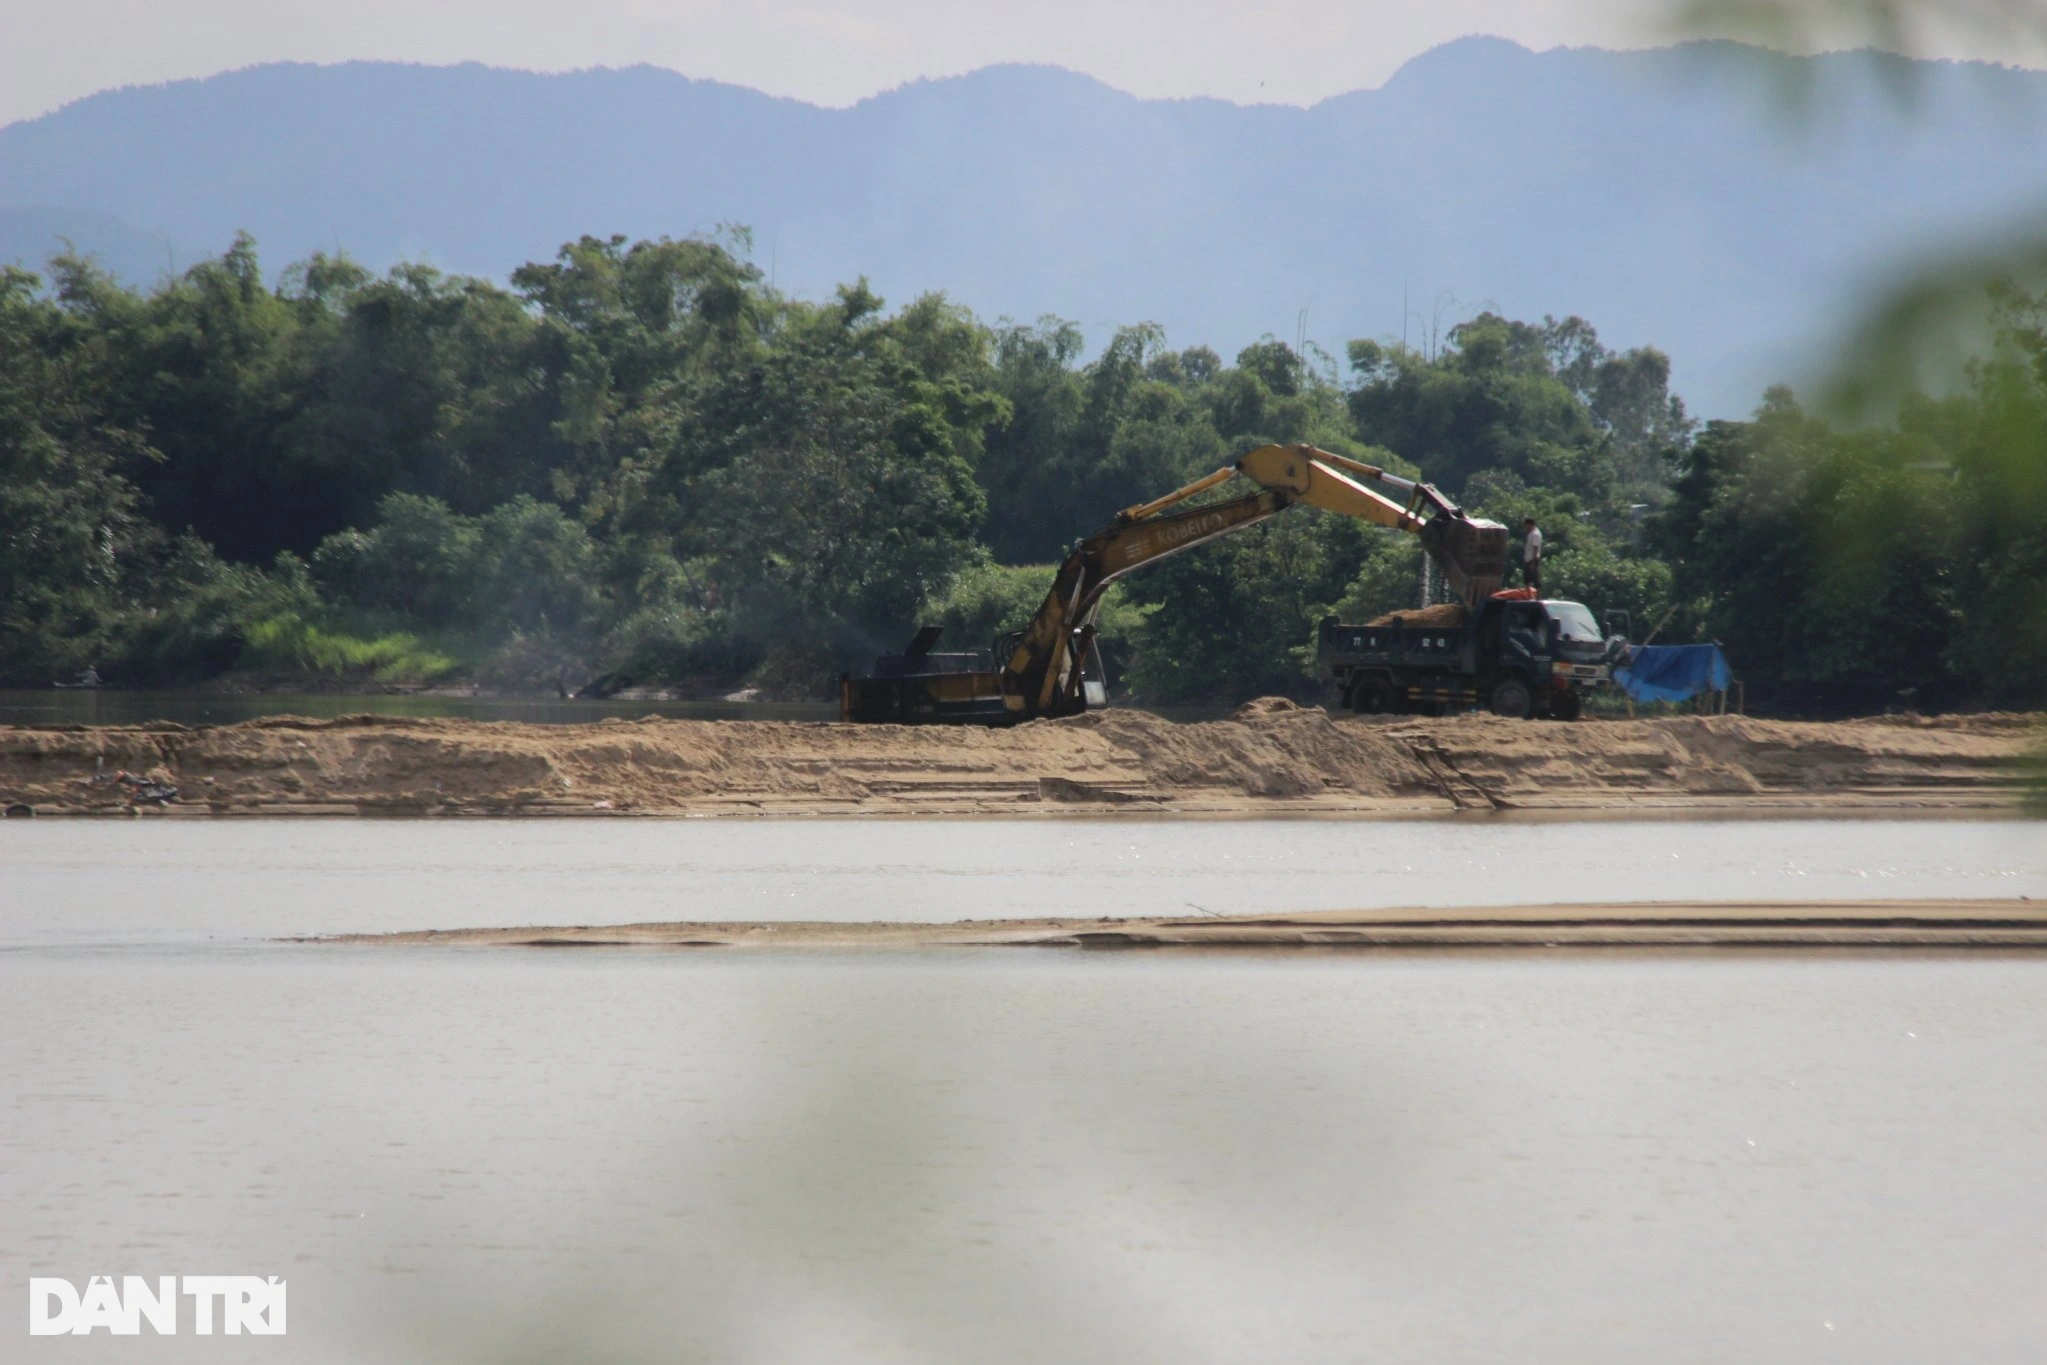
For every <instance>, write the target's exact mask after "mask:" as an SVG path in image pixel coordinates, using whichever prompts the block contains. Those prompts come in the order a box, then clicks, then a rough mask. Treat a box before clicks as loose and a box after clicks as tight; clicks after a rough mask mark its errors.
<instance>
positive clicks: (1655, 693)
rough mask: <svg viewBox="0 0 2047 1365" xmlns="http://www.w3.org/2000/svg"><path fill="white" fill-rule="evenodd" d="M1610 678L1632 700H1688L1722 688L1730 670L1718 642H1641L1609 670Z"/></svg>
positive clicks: (1730, 679) (1725, 684)
mask: <svg viewBox="0 0 2047 1365" xmlns="http://www.w3.org/2000/svg"><path fill="white" fill-rule="evenodd" d="M1613 680H1614V681H1615V682H1617V683H1619V684H1620V688H1621V691H1623V692H1625V693H1627V694H1628V695H1629V696H1630V697H1632V698H1633V699H1634V700H1636V701H1690V700H1691V699H1692V698H1693V697H1696V696H1698V695H1699V693H1701V692H1706V691H1713V692H1725V691H1726V690H1727V687H1728V684H1729V683H1731V682H1733V681H1734V674H1733V672H1732V670H1730V669H1729V668H1728V667H1727V656H1726V655H1725V654H1722V653H1721V652H1720V646H1718V645H1643V646H1641V647H1640V648H1638V649H1636V650H1635V652H1634V654H1633V656H1632V657H1631V658H1629V660H1628V662H1627V664H1626V666H1625V667H1622V668H1616V669H1615V670H1614V671H1613Z"/></svg>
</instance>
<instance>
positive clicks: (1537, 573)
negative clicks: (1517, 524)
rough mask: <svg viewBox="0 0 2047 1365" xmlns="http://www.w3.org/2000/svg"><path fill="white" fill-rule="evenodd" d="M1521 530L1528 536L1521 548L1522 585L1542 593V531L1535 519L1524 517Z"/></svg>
mask: <svg viewBox="0 0 2047 1365" xmlns="http://www.w3.org/2000/svg"><path fill="white" fill-rule="evenodd" d="M1521 529H1522V531H1523V532H1525V533H1526V534H1527V536H1528V539H1527V540H1526V541H1524V542H1523V543H1522V547H1521V584H1522V586H1523V587H1528V588H1533V589H1535V590H1536V591H1537V592H1541V591H1542V531H1541V530H1540V528H1538V527H1537V526H1536V524H1535V518H1534V517H1523V518H1522V519H1521Z"/></svg>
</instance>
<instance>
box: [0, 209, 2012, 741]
mask: <svg viewBox="0 0 2047 1365" xmlns="http://www.w3.org/2000/svg"><path fill="white" fill-rule="evenodd" d="M1997 306H1998V308H1999V310H2000V311H1999V317H2000V319H2001V324H2002V326H2001V337H2002V349H2000V350H1999V351H1997V352H1996V353H1995V354H1992V355H1987V356H1985V357H1984V358H1983V359H1982V360H1981V362H1980V363H1979V364H1978V366H1977V367H1976V368H1975V370H1974V371H1973V372H1972V377H1971V380H1970V383H1969V386H1968V388H1967V391H1966V392H1963V393H1960V394H1958V395H1956V396H1953V397H1950V398H1946V399H1941V400H1938V401H1936V400H1931V399H1916V400H1913V401H1911V402H1909V403H1907V404H1906V405H1905V407H1904V408H1903V410H1902V411H1901V414H1900V415H1899V417H1898V419H1897V420H1896V421H1895V422H1894V423H1892V424H1890V425H1888V426H1884V427H1881V428H1873V429H1866V430H1858V431H1853V432H1845V431H1840V430H1836V429H1833V428H1831V427H1829V426H1828V425H1826V424H1825V423H1823V422H1821V421H1820V420H1818V419H1817V418H1815V417H1813V416H1810V415H1808V414H1806V413H1804V412H1802V411H1801V410H1800V408H1799V406H1798V404H1797V403H1796V401H1795V400H1794V399H1793V397H1792V396H1791V395H1790V393H1789V392H1788V391H1784V390H1776V391H1772V392H1771V393H1770V394H1769V395H1767V396H1766V397H1762V396H1759V397H1761V408H1760V410H1759V412H1758V413H1757V415H1756V416H1755V418H1754V420H1752V421H1746V422H1712V423H1708V424H1705V425H1704V426H1703V427H1701V426H1700V425H1699V424H1697V423H1695V422H1694V421H1693V420H1691V419H1690V418H1689V417H1688V416H1687V414H1686V412H1685V409H1684V406H1683V404H1682V403H1681V402H1680V401H1679V400H1678V399H1677V398H1676V397H1675V396H1674V395H1673V394H1672V393H1671V392H1670V384H1669V379H1670V367H1669V361H1668V360H1667V358H1666V357H1665V356H1664V355H1663V354H1662V353H1661V352H1659V351H1656V350H1653V349H1646V348H1644V349H1633V350H1627V351H1624V352H1615V351H1614V350H1611V349H1609V348H1607V347H1605V346H1603V345H1602V344H1601V343H1600V341H1599V338H1598V336H1597V333H1596V332H1595V330H1594V328H1593V326H1592V324H1591V323H1589V322H1586V321H1584V320H1582V319H1579V318H1576V317H1569V318H1565V319H1563V320H1556V319H1551V318H1544V319H1541V320H1534V321H1531V320H1514V319H1510V318H1505V317H1501V316H1498V315H1495V314H1492V313H1482V314H1480V315H1478V316H1475V317H1473V318H1471V319H1469V320H1468V321H1465V322H1463V323H1461V324H1459V325H1458V326H1456V327H1455V328H1453V329H1450V330H1449V331H1448V333H1447V335H1446V336H1444V337H1443V338H1442V340H1441V341H1440V343H1439V344H1437V345H1434V346H1429V347H1423V348H1407V347H1402V346H1398V345H1388V344H1384V343H1379V342H1371V341H1358V342H1354V343H1352V344H1351V345H1350V346H1349V348H1348V351H1347V353H1346V354H1345V355H1344V356H1342V357H1340V358H1339V357H1334V356H1331V355H1328V354H1326V353H1324V352H1322V351H1320V350H1319V349H1316V348H1312V347H1311V348H1309V349H1308V351H1307V353H1306V354H1301V353H1299V352H1297V351H1296V350H1295V349H1294V348H1293V347H1292V346H1290V345H1288V344H1286V343H1284V342H1281V341H1277V340H1273V339H1270V338H1268V339H1266V340H1264V341H1260V342H1257V343H1254V344H1252V345H1250V346H1248V347H1244V348H1241V349H1239V350H1238V351H1237V352H1236V353H1235V354H1233V355H1230V356H1224V355H1222V354H1219V353H1218V352H1216V351H1214V350H1211V349H1209V348H1207V347H1205V346H1202V345H1198V344H1197V345H1191V346H1189V345H1184V344H1183V342H1185V341H1188V340H1193V339H1192V338H1177V337H1173V338H1169V337H1168V336H1166V335H1165V334H1164V333H1163V332H1162V331H1161V329H1160V328H1158V327H1157V326H1154V325H1149V324H1142V325H1133V326H1128V327H1125V328H1122V329H1121V330H1119V331H1117V332H1116V333H1115V334H1114V336H1113V338H1112V339H1111V340H1110V341H1109V343H1108V344H1107V345H1106V346H1104V347H1101V348H1099V349H1096V350H1094V351H1093V352H1092V353H1090V352H1089V349H1088V348H1087V347H1086V346H1085V345H1084V342H1083V338H1082V333H1081V331H1080V330H1079V329H1078V328H1077V327H1076V325H1075V324H1073V323H1071V322H1066V321H1062V320H1059V319H1056V318H1046V319H1042V320H1040V321H1038V322H1036V323H1033V324H1029V325H1020V324H1011V323H1007V322H1005V323H1001V324H998V325H991V324H989V323H987V322H984V321H982V320H981V319H979V318H977V317H976V316H975V315H974V314H973V313H972V312H970V311H969V310H968V309H967V308H966V307H965V306H964V305H963V304H962V303H960V302H957V301H954V300H950V299H948V298H946V297H943V296H940V295H927V296H924V297H921V298H916V299H913V300H909V301H907V302H903V303H901V304H900V305H899V306H895V307H890V306H889V305H888V304H887V303H886V302H885V301H884V300H883V299H881V298H879V297H877V296H876V295H875V293H874V292H873V291H872V290H871V289H870V288H869V287H868V285H867V284H866V283H865V281H859V282H855V283H853V284H849V285H845V286H843V287H841V288H840V289H839V290H838V291H837V293H836V295H835V296H834V297H832V298H831V299H830V300H829V301H828V302H823V303H816V302H806V301H802V300H797V299H792V298H790V297H788V296H787V295H786V294H784V293H781V292H779V291H778V290H776V289H775V288H774V287H773V286H772V285H771V284H770V283H769V282H768V281H767V280H766V279H765V278H764V275H763V272H762V270H761V269H760V268H759V266H758V265H757V264H756V263H755V261H754V257H753V254H752V253H751V251H750V249H749V243H748V241H747V239H746V237H745V235H744V233H742V232H737V231H732V232H728V233H726V234H724V235H722V236H719V237H715V238H690V239H684V240H668V239H658V240H650V241H627V240H626V239H624V238H620V237H614V238H610V239H606V240H599V239H595V238H588V237H586V238H583V239H581V240H580V241H578V242H576V243H574V244H572V245H569V246H567V247H565V248H563V249H562V251H561V252H560V253H559V255H558V256H556V257H555V258H554V259H552V260H549V261H545V262H536V263H532V264H528V265H525V266H523V267H521V268H519V269H518V270H516V271H515V272H513V273H512V275H511V278H510V284H509V287H505V286H501V285H498V284H495V283H492V282H490V281H486V280H481V279H474V278H466V277H461V276H454V275H447V274H443V273H440V272H438V271H436V270H434V269H433V268H431V267H428V266H425V265H420V264H402V265H399V266H397V267H394V268H393V269H391V270H390V271H389V272H388V273H386V274H382V275H377V274H373V273H371V272H370V271H368V270H365V269H363V268H362V267H360V266H358V265H356V264H354V263H352V262H351V261H349V260H348V259H347V258H345V257H341V256H314V257H311V258H309V259H307V260H304V261H302V262H299V263H298V264H295V265H292V266H291V267H289V268H288V269H286V270H284V271H283V272H282V274H281V283H280V284H278V285H276V286H274V287H273V286H271V285H268V284H266V272H265V270H264V269H263V267H262V264H261V263H260V262H259V260H258V257H257V253H256V246H255V244H254V243H253V242H252V241H250V240H248V239H246V238H243V239H241V240H238V241H237V242H236V243H235V244H234V245H233V247H232V248H231V249H229V250H228V251H227V252H226V253H225V254H223V255H222V256H220V257H218V258H217V259H212V260H208V261H205V262H203V263H201V264H199V265H197V266H195V267H193V268H192V269H190V270H189V271H187V272H185V273H184V274H183V275H181V276H179V277H176V278H173V279H167V280H166V281H165V282H163V283H162V284H161V285H159V286H158V287H156V288H155V289H153V290H151V291H149V292H146V293H145V292H139V291H136V290H134V289H132V288H130V287H127V286H125V285H122V284H120V283H118V282H116V281H115V280H113V279H112V278H110V277H109V276H107V275H105V274H103V273H101V272H100V271H99V270H98V269H96V268H95V267H94V266H93V265H92V264H91V263H90V262H88V261H86V260H82V259H78V258H75V257H60V258H58V259H56V260H53V261H52V262H50V263H49V266H48V269H47V271H46V272H45V273H44V274H42V275H35V274H30V273H28V272H25V271H22V270H18V269H9V270H7V271H6V272H5V273H4V274H0V525H4V526H5V527H6V536H5V539H4V543H0V673H4V679H0V680H4V681H5V682H7V683H11V684H15V685H26V686H46V685H47V684H48V683H49V682H50V681H51V680H52V679H54V678H61V677H66V676H68V675H70V674H72V673H74V672H76V671H78V670H81V669H84V668H86V667H88V666H90V667H95V668H97V669H98V670H99V672H100V673H101V674H102V675H103V676H105V677H106V678H108V679H109V680H110V681H114V682H118V683H122V684H128V685H162V684H168V683H173V682H189V681H196V680H201V679H207V678H213V677H218V676H220V675H223V674H229V673H238V674H241V675H244V676H247V677H250V678H257V679H260V678H266V677H268V678H287V679H293V680H297V681H300V682H304V681H308V680H311V681H325V682H330V683H355V684H360V683H364V682H372V681H377V680H381V681H385V682H401V681H404V682H420V681H428V680H433V679H442V678H458V677H469V678H475V679H477V680H479V681H481V682H483V683H485V684H486V685H493V686H501V687H510V688H552V687H556V686H560V687H563V688H566V689H569V690H574V689H578V688H582V687H584V686H586V685H589V684H591V683H593V682H596V681H598V680H604V682H605V684H606V685H618V684H619V683H622V682H624V681H627V680H630V681H634V682H638V683H642V684H657V683H658V684H667V685H677V686H682V687H686V688H694V689H699V690H704V691H725V690H730V689H733V688H737V687H740V686H742V685H745V686H753V687H757V688H760V689H762V690H763V691H764V692H765V693H767V694H769V695H784V696H822V695H825V693H826V691H827V689H828V687H829V682H830V679H831V678H832V676H833V675H834V674H835V672H836V671H837V670H838V669H839V668H840V667H842V666H845V665H847V664H857V663H860V662H862V661H864V659H865V657H866V656H868V655H871V654H872V653H874V652H876V651H877V650H879V649H883V648H891V647H894V646H896V645H898V644H900V642H901V641H902V640H903V639H904V638H905V637H906V636H907V635H908V634H909V632H910V631H911V629H912V628H913V627H915V626H916V625H917V624H919V623H920V622H923V621H927V620H930V621H939V622H942V623H944V624H946V625H947V626H948V628H949V629H950V630H951V632H952V635H951V638H952V639H953V641H954V642H955V644H956V645H958V646H964V647H972V646H974V645H979V644H982V643H984V642H985V641H986V640H987V639H988V638H989V637H990V636H991V635H992V634H994V633H995V632H996V631H998V630H1000V629H1002V628H1005V627H1009V626H1015V625H1018V624H1020V623H1021V620H1022V618H1023V617H1024V616H1025V615H1027V614H1028V612H1029V611H1030V610H1031V608H1032V607H1034V606H1035V603H1036V600H1037V598H1038V596H1039V595H1040V594H1042V592H1043V591H1044V589H1045V586H1046V584H1047V582H1048V581H1049V577H1050V570H1049V568H1048V567H1046V566H1047V565H1048V564H1049V563H1050V562H1051V561H1053V560H1055V559H1056V558H1057V557H1058V556H1059V555H1060V554H1061V553H1062V552H1063V550H1064V549H1065V547H1066V546H1067V545H1068V544H1069V543H1070V542H1071V541H1072V540H1073V539H1074V538H1075V537H1077V536H1080V535H1082V534H1085V533H1087V532H1089V531H1091V530H1093V529H1096V528H1097V527H1099V526H1100V525H1102V524H1103V523H1104V522H1105V521H1106V519H1107V518H1108V517H1109V516H1110V514H1112V513H1113V512H1114V511H1115V510H1116V509H1118V508H1120V507H1123V506H1125V505H1128V504H1130V503H1133V502H1136V501H1140V500H1142V499H1145V498H1148V497H1151V496H1155V495H1156V494H1158V493H1161V492H1164V491H1166V490H1168V489H1170V488H1172V487H1174V486H1176V485H1177V484H1179V483H1181V482H1183V481H1184V480H1186V479H1188V478H1190V477H1192V476H1194V475H1197V474H1201V473H1205V472H1207V471H1209V470H1211V469H1214V468H1217V467H1219V466H1221V465H1224V464H1226V463H1228V462H1229V461H1230V460H1231V459H1233V458H1234V457H1235V456H1236V455H1237V454H1239V453H1241V452H1243V451H1245V450H1248V449H1250V448H1252V447H1254V446H1256V445H1259V444H1262V443H1264V442H1267V441H1312V442H1314V443H1316V444H1318V445H1321V446H1324V447H1327V448H1329V449H1332V450H1335V451H1339V452H1342V453H1346V454H1350V455H1353V456H1357V457H1360V458H1365V459H1370V460H1373V461H1377V462H1380V463H1384V464H1387V465H1390V466H1392V467H1395V468H1398V469H1402V470H1406V471H1410V472H1414V471H1419V472H1421V473H1423V474H1425V475H1426V477H1428V478H1430V479H1432V480H1433V481H1435V482H1437V483H1438V484H1440V485H1441V486H1443V487H1444V488H1445V489H1446V490H1447V491H1449V492H1450V493H1451V494H1452V495H1453V496H1457V497H1459V498H1461V499H1462V500H1463V501H1464V502H1465V503H1466V504H1467V505H1468V506H1471V507H1472V508H1473V509H1474V510H1476V511H1479V512H1481V513H1484V514H1487V515H1490V516H1493V517H1496V518H1498V519H1500V520H1502V521H1506V522H1508V523H1510V524H1518V523H1519V521H1520V519H1521V517H1522V516H1523V515H1524V514H1529V513H1532V514H1534V515H1536V516H1537V517H1538V518H1539V519H1540V521H1541V524H1542V525H1543V527H1544V530H1545V534H1546V536H1547V537H1548V544H1549V558H1548V570H1547V572H1548V577H1549V587H1550V589H1551V591H1552V593H1553V594H1555V595H1560V596H1568V597H1575V598H1578V599H1580V600H1583V601H1585V602H1587V603H1588V604H1590V605H1591V606H1593V607H1594V608H1595V609H1596V610H1600V611H1607V610H1616V609H1620V610H1626V611H1628V612H1630V613H1631V614H1632V617H1633V620H1634V621H1635V622H1636V623H1637V630H1636V633H1637V634H1638V635H1641V634H1646V633H1647V631H1648V630H1649V628H1650V627H1651V626H1652V625H1655V624H1657V623H1661V632H1662V633H1661V634H1660V636H1659V637H1658V638H1659V639H1660V640H1662V641H1666V642H1668V641H1679V640H1690V639H1706V638H1717V639H1720V640H1722V641H1724V642H1725V643H1726V644H1727V646H1728V649H1729V651H1730V653H1731V654H1732V655H1733V657H1734V659H1735V663H1736V667H1737V668H1738V669H1739V670H1740V672H1741V673H1742V674H1743V675H1744V676H1745V678H1746V679H1747V681H1748V684H1749V689H1750V698H1751V701H1752V703H1754V704H1756V705H1759V706H1763V707H1772V706H1774V707H1777V708H1780V709H1791V710H1806V711H1825V710H1849V709H1860V708H1879V707H1883V706H1886V705H1894V704H1899V703H1907V704H1912V705H1917V706H1920V707H1940V706H1952V705H1963V704H1975V703H1989V702H1998V703H2023V704H2040V703H2042V702H2047V683H2043V680H2047V460H2043V459H2042V458H2040V455H2041V452H2042V451H2047V327H2043V324H2047V301H2043V300H2040V299H2034V298H2028V297H2025V296H2022V295H2018V294H2010V293H2008V294H2005V295H2003V296H2001V297H2000V298H1999V299H1998V300H1997ZM1417 564H1418V557H1417V553H1416V550H1415V547H1414V544H1413V542H1412V540H1411V539H1409V538H1405V537H1400V536H1397V535H1395V534H1393V533H1389V532H1383V531H1378V530H1373V529H1370V528H1365V527H1362V526H1360V525H1358V524H1356V523H1353V522H1349V521H1345V520H1342V519H1338V518H1333V517H1326V516H1323V515H1321V514H1319V513H1315V512H1313V511H1310V510H1308V509H1294V510H1292V511H1290V512H1288V513H1287V514H1286V515H1284V516H1281V517H1279V518H1276V519H1275V520H1274V521H1272V522H1270V523H1267V524H1266V525H1264V526H1262V527H1260V528H1257V529H1255V530H1253V531H1250V532H1248V533H1245V534H1243V535H1240V536H1237V537H1234V538H1232V539H1229V540H1226V541H1224V542H1220V543H1218V544H1216V545H1213V546H1209V547H1206V548H1203V549H1201V550H1198V551H1195V552H1192V553H1189V554H1186V555H1182V556H1180V557H1178V558H1175V559H1173V560H1170V561H1167V562H1166V563H1164V564H1161V565H1159V566H1157V567H1155V568H1153V569H1149V570H1147V571H1145V572H1143V573H1140V574H1136V575H1133V576H1132V577H1131V578H1129V579H1127V580H1126V581H1125V584H1124V587H1123V591H1122V595H1121V597H1120V598H1119V600H1118V601H1117V602H1116V603H1115V604H1114V606H1113V609H1112V611H1111V613H1110V615H1109V617H1108V621H1107V633H1108V634H1109V635H1110V636H1111V637H1112V638H1111V645H1112V648H1111V651H1110V652H1111V657H1112V660H1113V661H1114V663H1115V665H1116V667H1117V671H1118V673H1119V676H1120V685H1121V687H1122V690H1123V692H1124V695H1126V696H1136V697H1140V698H1143V699H1145V700H1149V701H1153V702H1174V701H1234V700H1240V699H1242V698H1244V697H1247V696H1250V695H1254V694H1257V693H1260V692H1270V691H1280V692H1293V693H1296V694H1299V695H1304V696H1307V695H1314V694H1315V684H1314V682H1313V680H1312V678H1311V677H1310V670H1309V668H1308V665H1307V660H1306V657H1305V655H1306V652H1307V648H1308V646H1309V644H1310V641H1311V638H1312V634H1313V627H1314V623H1315V621H1316V620H1317V619H1318V618H1319V617H1320V616H1322V615H1323V614H1324V613H1327V612H1330V611H1335V612H1337V613H1339V614H1342V615H1344V616H1345V617H1346V618H1348V619H1357V618H1359V617H1362V616H1365V615H1369V614H1376V613H1378V612H1380V611H1383V610H1386V609H1389V608H1392V607H1396V606H1404V605H1408V604H1410V603H1411V602H1412V600H1413V597H1414V593H1415V580H1416V571H1417ZM1034 566H1035V567H1034Z"/></svg>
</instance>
